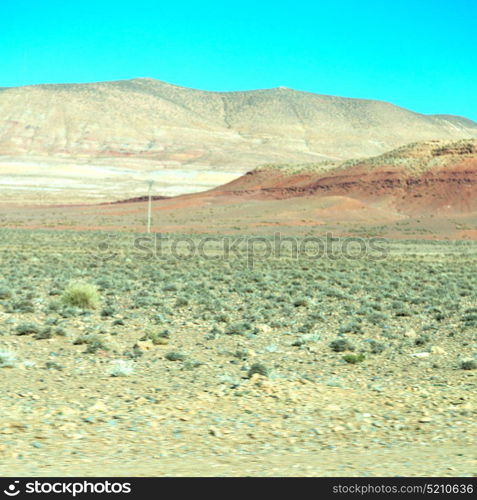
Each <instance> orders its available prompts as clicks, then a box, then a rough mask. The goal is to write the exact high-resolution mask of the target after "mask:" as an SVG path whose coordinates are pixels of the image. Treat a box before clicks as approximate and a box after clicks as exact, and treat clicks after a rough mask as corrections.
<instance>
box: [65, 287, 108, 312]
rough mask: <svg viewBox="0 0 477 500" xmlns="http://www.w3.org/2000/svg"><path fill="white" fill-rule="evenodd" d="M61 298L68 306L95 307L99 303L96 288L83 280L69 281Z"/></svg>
mask: <svg viewBox="0 0 477 500" xmlns="http://www.w3.org/2000/svg"><path fill="white" fill-rule="evenodd" d="M61 299H62V301H63V303H64V304H66V305H68V306H73V307H80V308H82V309H95V308H96V307H97V306H98V305H99V294H98V290H97V288H96V287H95V286H94V285H91V284H89V283H85V282H83V281H76V282H72V283H70V284H69V285H68V286H67V287H66V289H65V291H64V292H63V295H62V296H61Z"/></svg>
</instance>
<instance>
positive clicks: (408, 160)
mask: <svg viewBox="0 0 477 500" xmlns="http://www.w3.org/2000/svg"><path fill="white" fill-rule="evenodd" d="M216 191H217V193H218V194H219V193H222V194H228V195H235V196H247V197H252V198H256V199H271V198H272V199H273V198H274V199H284V198H293V197H299V196H346V197H349V198H355V199H358V200H360V201H362V202H365V203H371V204H379V205H380V206H383V207H385V206H387V207H389V208H392V209H393V210H397V211H399V212H403V213H417V212H423V213H428V212H432V211H434V210H446V211H450V212H468V211H474V210H477V141H475V140H473V141H459V142H457V143H447V144H441V143H439V142H431V143H426V146H425V147H423V145H421V144H420V145H413V146H411V147H408V148H407V149H405V150H404V151H399V150H397V151H396V152H394V154H386V155H383V156H382V157H377V158H373V159H370V160H363V161H358V162H347V163H344V164H340V165H337V166H336V167H335V168H332V169H331V170H328V171H327V172H321V171H318V172H314V171H313V170H310V171H302V172H299V173H293V172H289V171H282V170H280V169H279V168H273V167H272V168H269V169H267V170H257V171H254V172H250V173H249V174H247V175H245V176H243V177H241V178H240V179H237V180H235V181H233V182H231V183H229V184H227V185H226V186H222V187H221V188H217V190H216Z"/></svg>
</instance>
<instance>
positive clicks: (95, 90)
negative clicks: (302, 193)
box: [0, 78, 477, 172]
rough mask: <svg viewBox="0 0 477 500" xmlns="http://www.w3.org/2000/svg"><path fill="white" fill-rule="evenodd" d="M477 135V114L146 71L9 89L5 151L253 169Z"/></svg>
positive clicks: (1, 94)
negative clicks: (236, 88)
mask: <svg viewBox="0 0 477 500" xmlns="http://www.w3.org/2000/svg"><path fill="white" fill-rule="evenodd" d="M472 137H477V124H476V123H474V122H472V121H471V120H467V119H465V118H461V117H457V116H448V115H422V114H418V113H414V112H412V111H408V110H406V109H403V108H399V107H397V106H394V105H392V104H389V103H386V102H380V101H371V100H362V99H348V98H342V97H333V96H324V95H316V94H312V93H307V92H299V91H295V90H292V89H288V88H281V87H280V88H274V89H267V90H256V91H247V92H206V91H201V90H193V89H188V88H183V87H178V86H174V85H170V84H167V83H164V82H161V81H157V80H153V79H147V78H139V79H134V80H126V81H115V82H102V83H90V84H68V85H36V86H26V87H18V88H3V89H0V155H3V157H4V158H9V159H10V160H11V159H12V158H14V159H16V160H18V159H19V158H22V159H28V158H31V159H32V160H33V161H35V159H38V158H45V157H49V158H56V159H69V160H70V161H71V160H74V161H78V162H84V163H88V162H92V161H94V162H97V161H98V160H100V161H101V162H102V163H101V164H103V165H104V164H105V163H107V164H108V165H127V166H131V168H134V169H137V168H139V169H140V168H141V166H140V164H141V163H142V162H141V161H139V162H138V160H142V161H144V163H145V164H148V165H161V166H162V167H163V168H164V167H165V168H176V167H177V168H184V169H186V168H191V169H197V168H202V167H204V168H211V167H212V168H213V169H224V170H227V169H229V170H230V169H231V168H232V167H233V170H237V171H241V172H244V171H246V170H249V169H250V168H253V167H255V166H257V165H260V164H263V163H267V162H291V163H297V162H311V161H320V160H343V159H349V158H355V157H363V156H369V155H376V154H380V153H383V152H385V151H388V150H390V149H392V148H395V147H398V146H401V145H404V144H407V143H409V142H415V141H421V140H431V139H462V138H472ZM145 160H149V161H150V162H152V163H150V162H146V161H145Z"/></svg>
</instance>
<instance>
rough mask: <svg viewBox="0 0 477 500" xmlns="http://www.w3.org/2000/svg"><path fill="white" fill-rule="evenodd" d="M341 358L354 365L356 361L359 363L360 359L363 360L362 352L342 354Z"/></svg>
mask: <svg viewBox="0 0 477 500" xmlns="http://www.w3.org/2000/svg"><path fill="white" fill-rule="evenodd" d="M343 360H344V361H346V362H347V363H351V364H352V365H355V364H356V363H361V362H362V361H364V360H365V357H364V354H362V353H361V354H345V355H344V356H343Z"/></svg>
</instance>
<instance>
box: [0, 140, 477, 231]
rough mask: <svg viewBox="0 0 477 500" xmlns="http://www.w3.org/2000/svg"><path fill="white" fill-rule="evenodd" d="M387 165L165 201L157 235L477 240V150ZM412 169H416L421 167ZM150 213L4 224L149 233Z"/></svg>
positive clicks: (60, 213) (67, 211)
mask: <svg viewBox="0 0 477 500" xmlns="http://www.w3.org/2000/svg"><path fill="white" fill-rule="evenodd" d="M392 153H394V152H392ZM380 158H381V157H379V158H377V159H376V158H375V159H371V160H363V161H362V162H355V163H353V164H344V165H341V166H339V167H337V168H335V169H333V170H329V171H327V172H321V173H320V172H318V171H310V172H307V171H305V172H300V173H296V174H293V173H291V174H290V173H287V172H285V171H283V170H279V169H267V170H257V171H253V172H249V173H247V174H245V175H243V176H242V177H240V178H238V179H236V180H234V181H232V182H230V183H228V184H225V185H223V186H220V187H218V188H215V189H212V190H209V191H206V192H203V193H195V194H190V195H182V196H176V197H172V198H165V199H157V198H155V199H154V201H153V214H154V221H153V222H154V227H153V229H154V230H156V231H164V232H167V231H169V232H198V233H203V232H218V233H233V232H248V231H250V232H257V231H258V232H264V233H267V232H270V231H274V230H276V229H277V228H279V229H280V231H284V232H287V233H294V234H295V233H296V234H309V231H310V230H311V229H314V230H316V231H320V232H324V231H334V232H336V233H338V234H363V235H371V234H374V235H376V234H377V235H380V236H389V237H393V238H402V237H408V238H421V239H436V238H452V239H473V240H474V239H477V141H469V142H467V143H462V142H460V143H453V144H447V145H444V146H442V145H441V144H439V145H438V147H436V144H435V143H423V145H422V144H420V145H417V146H415V147H411V148H409V149H408V150H406V151H405V153H403V155H402V157H401V156H399V155H397V156H392V154H390V155H388V158H390V159H389V160H387V158H385V157H384V156H383V159H386V161H384V160H383V162H380V161H379V160H380ZM396 158H397V160H398V161H396ZM416 159H417V160H418V162H417V163H416ZM408 160H409V161H414V163H412V164H411V167H412V168H410V167H409V165H408V164H406V161H408ZM421 160H422V161H421ZM401 165H404V166H401ZM146 207H147V201H146V200H145V199H143V198H139V199H133V200H125V201H124V202H123V203H114V204H102V205H85V206H61V207H60V206H57V207H53V206H52V207H22V208H18V207H13V206H10V207H9V206H7V205H4V206H3V207H2V206H0V222H1V224H2V225H3V226H7V227H35V228H37V227H45V228H61V229H80V228H81V229H92V230H93V229H94V230H98V229H104V230H128V231H142V230H144V226H145V213H146Z"/></svg>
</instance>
